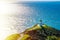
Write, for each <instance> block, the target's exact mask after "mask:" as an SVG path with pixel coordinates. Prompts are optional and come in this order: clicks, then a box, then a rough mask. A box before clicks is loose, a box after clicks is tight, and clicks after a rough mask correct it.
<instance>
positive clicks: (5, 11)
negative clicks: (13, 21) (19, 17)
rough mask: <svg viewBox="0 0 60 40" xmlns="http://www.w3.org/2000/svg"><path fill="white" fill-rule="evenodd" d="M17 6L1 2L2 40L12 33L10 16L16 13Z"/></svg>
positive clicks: (0, 31) (0, 22)
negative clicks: (9, 24) (9, 22)
mask: <svg viewBox="0 0 60 40" xmlns="http://www.w3.org/2000/svg"><path fill="white" fill-rule="evenodd" d="M16 10H17V9H16V5H15V4H12V3H11V2H8V1H0V40H4V38H5V37H6V36H7V35H8V34H10V33H11V31H12V30H11V31H9V28H8V19H7V18H8V16H7V15H12V14H15V13H16Z"/></svg>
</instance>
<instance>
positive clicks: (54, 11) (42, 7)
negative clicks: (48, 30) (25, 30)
mask: <svg viewBox="0 0 60 40" xmlns="http://www.w3.org/2000/svg"><path fill="white" fill-rule="evenodd" d="M18 4H23V6H25V7H29V8H30V9H32V11H31V10H30V14H31V15H30V14H29V15H25V14H24V16H25V17H27V18H31V19H29V21H30V22H29V21H28V19H26V20H27V24H28V25H27V24H25V25H27V26H28V27H29V26H32V25H34V24H36V23H39V20H43V23H44V24H47V25H49V26H51V27H53V28H56V29H58V30H60V2H22V3H18ZM31 21H32V22H31Z"/></svg>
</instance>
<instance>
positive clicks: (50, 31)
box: [21, 24, 60, 40]
mask: <svg viewBox="0 0 60 40" xmlns="http://www.w3.org/2000/svg"><path fill="white" fill-rule="evenodd" d="M23 34H24V36H23V37H22V38H21V40H60V30H56V29H54V28H51V27H49V26H47V25H45V24H44V25H42V27H41V26H40V25H39V24H36V25H34V26H33V27H31V28H28V29H26V30H25V31H24V32H23Z"/></svg>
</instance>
